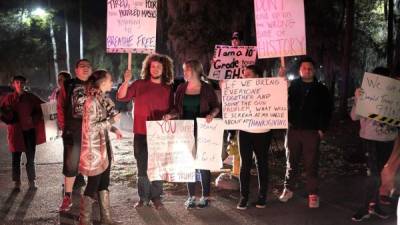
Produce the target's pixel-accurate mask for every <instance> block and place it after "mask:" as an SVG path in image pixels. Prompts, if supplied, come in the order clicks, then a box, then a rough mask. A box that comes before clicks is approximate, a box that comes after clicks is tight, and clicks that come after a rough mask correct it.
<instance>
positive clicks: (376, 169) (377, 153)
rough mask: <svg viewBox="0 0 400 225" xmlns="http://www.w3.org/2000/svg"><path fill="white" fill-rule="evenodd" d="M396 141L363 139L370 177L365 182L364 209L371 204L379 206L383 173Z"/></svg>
mask: <svg viewBox="0 0 400 225" xmlns="http://www.w3.org/2000/svg"><path fill="white" fill-rule="evenodd" d="M393 145H394V141H388V142H383V141H371V140H366V139H362V146H363V150H364V151H365V156H366V162H367V167H368V169H369V172H370V176H368V177H367V179H366V180H365V185H364V186H365V195H364V202H363V207H365V208H367V207H368V205H369V203H375V204H379V187H380V186H381V172H382V169H383V167H384V166H385V164H386V162H387V161H388V159H389V157H390V154H391V153H392V149H393Z"/></svg>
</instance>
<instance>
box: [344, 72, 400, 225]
mask: <svg viewBox="0 0 400 225" xmlns="http://www.w3.org/2000/svg"><path fill="white" fill-rule="evenodd" d="M372 73H374V74H380V75H383V76H389V73H390V72H389V70H388V69H387V68H383V67H377V68H375V69H374V71H373V72H372ZM363 94H364V92H363V90H362V89H360V88H358V89H356V91H355V94H354V97H355V105H353V108H352V110H351V114H350V115H351V118H352V119H353V120H360V137H361V140H362V146H363V150H364V151H365V154H366V160H367V167H368V170H369V172H370V173H371V174H370V176H367V178H366V184H365V189H364V190H365V191H364V201H363V203H362V206H361V207H360V208H359V210H358V211H357V212H356V213H355V214H354V215H353V217H352V220H353V221H362V220H364V219H367V218H369V217H370V216H371V215H376V216H378V217H379V218H381V219H386V218H388V217H389V216H388V215H387V214H386V213H385V212H384V211H383V210H382V209H381V207H380V201H379V186H380V184H381V172H382V169H383V167H384V165H385V164H386V162H387V160H388V159H389V156H390V154H391V152H392V149H393V146H394V141H395V139H396V137H397V135H398V130H397V128H396V127H394V126H390V125H387V124H385V123H382V122H378V121H376V120H373V119H370V118H365V117H361V116H359V115H357V114H356V105H357V101H358V99H359V98H360V97H361V96H362V95H363Z"/></svg>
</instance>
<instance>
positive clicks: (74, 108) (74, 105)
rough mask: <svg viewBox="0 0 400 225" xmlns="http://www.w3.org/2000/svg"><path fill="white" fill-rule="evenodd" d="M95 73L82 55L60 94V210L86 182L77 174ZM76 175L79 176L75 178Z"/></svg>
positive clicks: (67, 208) (66, 205)
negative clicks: (87, 94)
mask: <svg viewBox="0 0 400 225" xmlns="http://www.w3.org/2000/svg"><path fill="white" fill-rule="evenodd" d="M91 73H92V66H91V64H90V62H89V60H87V59H79V60H78V61H77V62H76V64H75V74H76V78H73V79H70V80H66V81H65V82H64V83H63V85H62V86H61V88H60V93H59V95H58V98H57V122H58V128H59V129H60V130H61V131H62V139H63V145H64V161H63V174H64V176H65V178H64V198H63V200H62V203H61V206H60V209H59V210H60V211H61V212H63V211H69V210H70V209H71V206H72V190H73V188H74V189H79V188H80V187H82V186H84V185H85V180H84V178H83V176H82V175H78V167H79V156H80V151H81V138H82V137H81V136H82V110H83V103H84V102H85V82H86V80H87V79H88V77H89V76H90V74H91ZM75 177H76V179H75Z"/></svg>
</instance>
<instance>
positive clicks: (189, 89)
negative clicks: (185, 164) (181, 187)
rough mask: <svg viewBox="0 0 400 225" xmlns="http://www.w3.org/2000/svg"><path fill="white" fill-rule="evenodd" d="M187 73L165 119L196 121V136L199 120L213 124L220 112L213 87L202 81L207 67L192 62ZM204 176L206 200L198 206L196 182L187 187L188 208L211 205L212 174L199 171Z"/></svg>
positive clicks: (187, 62) (189, 63) (204, 196)
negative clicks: (197, 119)
mask: <svg viewBox="0 0 400 225" xmlns="http://www.w3.org/2000/svg"><path fill="white" fill-rule="evenodd" d="M183 74H184V78H185V81H186V82H185V83H183V84H181V85H179V86H178V89H177V90H176V93H175V106H174V109H173V110H172V112H170V113H169V114H167V115H165V116H164V119H166V120H169V119H173V118H179V119H185V120H194V121H195V129H194V132H195V134H194V135H195V136H197V135H196V133H197V130H196V118H197V117H205V118H206V121H207V122H211V121H212V119H213V118H214V117H216V116H217V115H218V113H219V111H220V109H219V103H218V98H217V95H216V94H215V91H214V89H213V88H212V87H211V85H209V84H207V83H205V82H204V81H202V80H201V77H202V76H204V71H203V65H201V63H200V62H199V61H198V60H188V61H186V62H185V63H184V64H183ZM196 173H199V174H200V177H201V187H202V197H201V198H200V201H199V202H198V204H196V196H195V193H196V182H191V183H188V184H187V189H188V192H189V198H188V200H187V201H186V202H185V206H186V208H187V209H191V208H195V207H196V206H197V207H199V208H204V207H207V206H208V203H209V200H208V197H209V196H210V187H211V171H210V170H197V171H196Z"/></svg>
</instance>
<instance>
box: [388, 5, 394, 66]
mask: <svg viewBox="0 0 400 225" xmlns="http://www.w3.org/2000/svg"><path fill="white" fill-rule="evenodd" d="M388 1H389V4H388V7H389V8H388V17H387V22H388V28H387V29H388V38H387V45H386V52H387V68H388V69H389V70H390V74H392V72H393V52H394V51H393V20H394V18H393V17H394V16H393V10H394V0H388Z"/></svg>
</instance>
